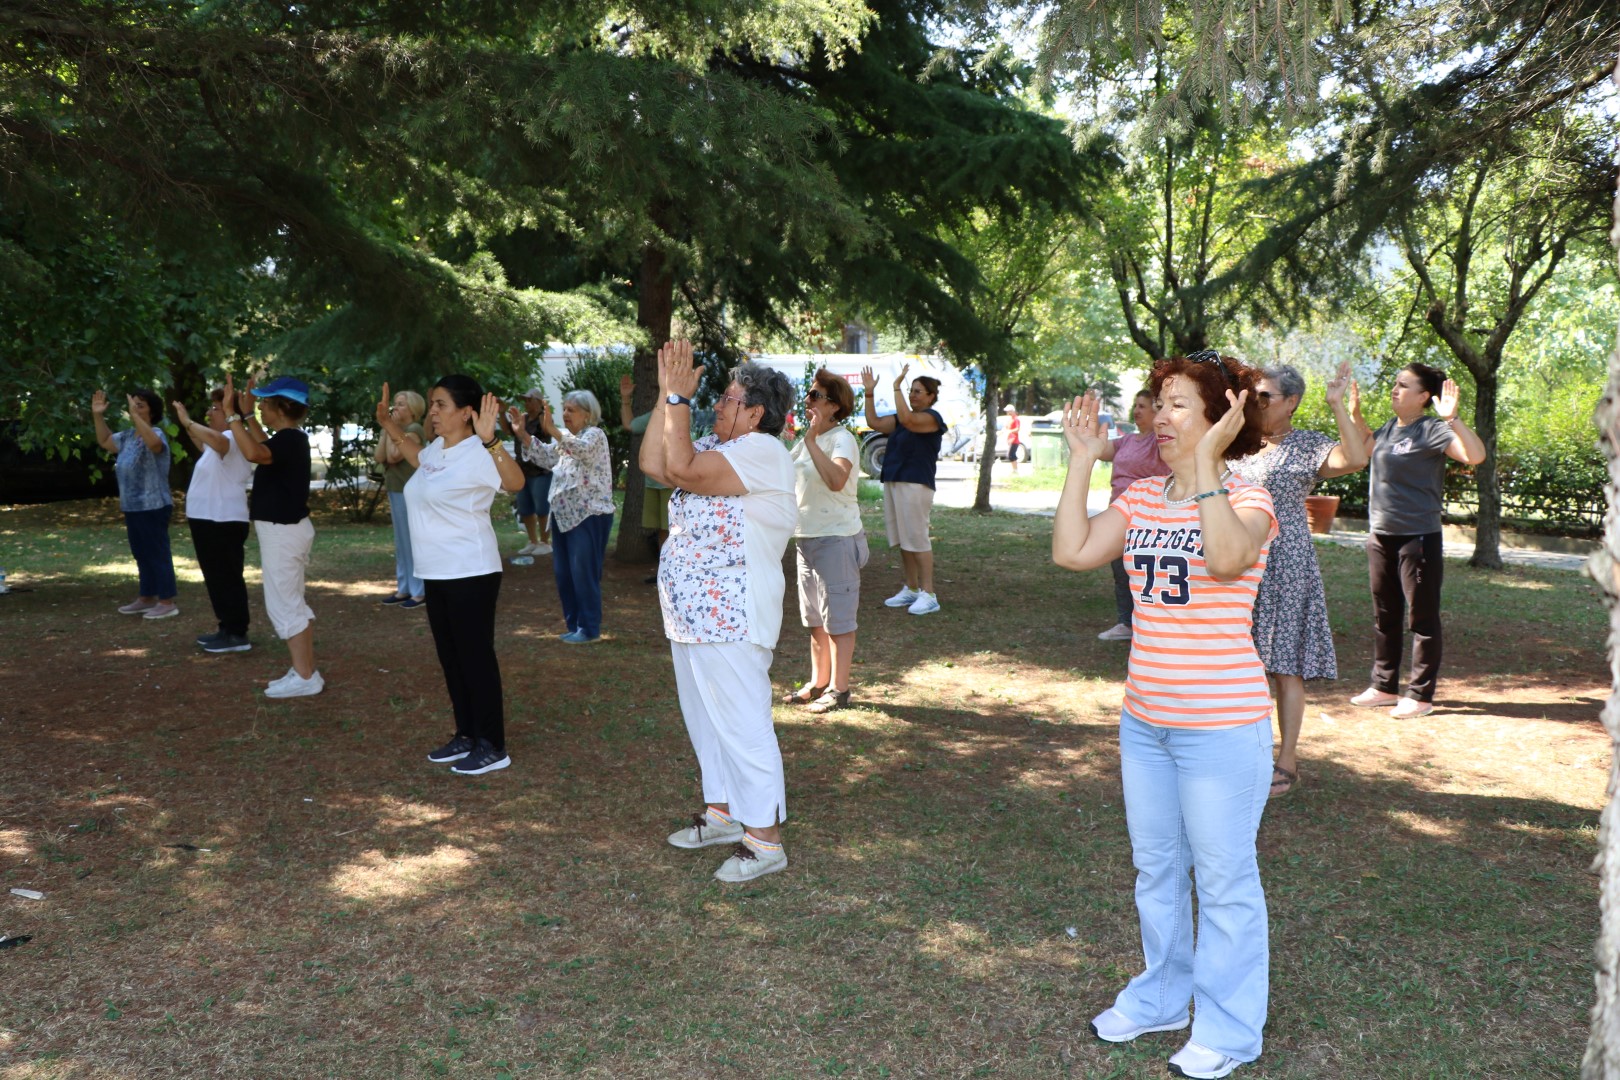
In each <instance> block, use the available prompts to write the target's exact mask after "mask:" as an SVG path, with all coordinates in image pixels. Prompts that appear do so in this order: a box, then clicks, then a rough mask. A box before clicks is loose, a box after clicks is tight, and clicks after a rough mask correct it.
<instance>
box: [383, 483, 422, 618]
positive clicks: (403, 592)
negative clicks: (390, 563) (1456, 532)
mask: <svg viewBox="0 0 1620 1080" xmlns="http://www.w3.org/2000/svg"><path fill="white" fill-rule="evenodd" d="M388 510H389V513H391V514H392V515H393V517H394V580H395V581H396V582H397V583H398V585H397V587H396V589H395V591H396V592H397V593H398V594H399V595H400V596H424V595H426V594H425V593H424V592H423V585H422V579H421V578H419V577H417V576H416V561H415V558H414V556H413V555H412V554H411V519H410V518H409V517H408V516H407V515H406V512H405V493H404V492H403V491H390V492H389V493H388Z"/></svg>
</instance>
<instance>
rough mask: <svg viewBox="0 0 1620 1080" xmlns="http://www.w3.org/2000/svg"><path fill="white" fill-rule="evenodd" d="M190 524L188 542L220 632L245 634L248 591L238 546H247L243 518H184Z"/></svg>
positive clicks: (240, 549) (240, 547)
mask: <svg viewBox="0 0 1620 1080" xmlns="http://www.w3.org/2000/svg"><path fill="white" fill-rule="evenodd" d="M186 524H188V525H190V526H191V546H192V547H194V548H196V549H197V566H198V567H199V568H201V570H202V576H203V584H204V585H206V586H208V602H209V603H210V604H212V605H214V618H216V619H218V620H219V629H220V632H221V633H226V634H235V635H236V636H237V637H247V632H248V593H247V582H245V581H243V580H242V549H243V548H244V547H246V546H247V538H248V523H247V522H245V521H204V520H202V519H200V518H187V519H186Z"/></svg>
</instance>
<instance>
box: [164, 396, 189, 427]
mask: <svg viewBox="0 0 1620 1080" xmlns="http://www.w3.org/2000/svg"><path fill="white" fill-rule="evenodd" d="M169 404H170V405H172V406H173V407H174V418H175V419H176V420H178V421H180V426H181V428H189V427H190V426H191V414H190V413H188V412H187V411H186V406H185V403H184V402H182V401H171V402H169Z"/></svg>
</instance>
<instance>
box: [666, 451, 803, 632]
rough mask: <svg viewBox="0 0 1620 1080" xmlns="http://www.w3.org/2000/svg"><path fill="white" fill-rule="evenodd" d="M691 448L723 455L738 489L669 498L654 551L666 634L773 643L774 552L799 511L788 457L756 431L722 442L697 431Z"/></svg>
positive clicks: (779, 584) (778, 579) (778, 620)
mask: <svg viewBox="0 0 1620 1080" xmlns="http://www.w3.org/2000/svg"><path fill="white" fill-rule="evenodd" d="M692 449H693V450H694V451H696V452H697V453H699V454H701V453H703V452H704V451H706V450H714V451H717V452H719V453H722V454H724V455H725V456H726V460H727V461H728V462H730V463H731V467H732V468H733V469H735V470H736V473H737V476H738V478H739V479H740V480H741V481H742V482H743V486H744V487H745V488H746V489H747V493H746V494H744V495H694V494H693V493H692V492H690V491H686V490H684V489H681V488H677V489H676V490H675V494H674V495H672V496H670V500H669V539H668V540H665V541H664V547H663V550H662V551H660V552H659V557H658V600H659V604H660V606H661V607H662V608H663V612H664V633H665V635H666V636H668V638H669V639H670V640H671V641H679V642H685V643H688V644H692V643H699V642H708V643H714V642H732V641H747V642H752V643H753V644H755V645H761V646H763V647H765V648H767V649H774V648H775V647H776V639H777V636H778V635H779V633H780V632H781V628H782V595H783V589H784V583H783V576H782V552H783V551H785V550H786V549H787V542H788V538H789V537H790V536H792V535H793V527H794V525H795V524H796V523H797V522H798V519H799V508H798V503H797V501H796V500H795V499H794V495H793V459H792V458H791V457H790V456H789V455H788V450H787V447H785V446H783V445H782V443H781V441H780V440H779V439H777V438H775V437H774V436H771V435H766V434H763V433H761V432H754V433H751V434H748V435H743V436H741V437H739V438H736V439H732V440H730V441H728V442H724V443H722V442H721V441H720V439H719V437H718V436H716V435H705V436H704V437H703V438H701V439H699V440H698V441H697V442H696V443H694V444H692Z"/></svg>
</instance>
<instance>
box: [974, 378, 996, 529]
mask: <svg viewBox="0 0 1620 1080" xmlns="http://www.w3.org/2000/svg"><path fill="white" fill-rule="evenodd" d="M1000 397H1001V380H1000V379H998V378H997V377H996V376H995V375H994V374H993V373H991V372H988V371H987V372H985V375H984V416H985V421H984V453H982V454H980V455H979V486H978V489H977V490H976V491H975V492H974V494H973V512H974V513H976V514H988V513H989V512H990V470H991V469H992V468H993V467H994V466H995V464H996V418H997V417H998V416H1000V415H1001V401H1000V400H999V399H1000Z"/></svg>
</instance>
